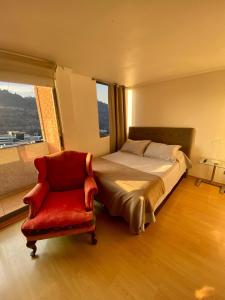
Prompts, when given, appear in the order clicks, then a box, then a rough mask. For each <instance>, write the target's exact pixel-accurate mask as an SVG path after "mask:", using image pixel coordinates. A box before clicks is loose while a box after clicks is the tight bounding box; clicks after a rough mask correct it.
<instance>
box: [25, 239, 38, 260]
mask: <svg viewBox="0 0 225 300" xmlns="http://www.w3.org/2000/svg"><path fill="white" fill-rule="evenodd" d="M36 242H37V241H27V244H26V246H27V248H30V249H32V251H31V253H30V256H31V257H32V258H34V257H36V251H37V246H36V245H35V244H36Z"/></svg>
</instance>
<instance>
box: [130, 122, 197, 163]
mask: <svg viewBox="0 0 225 300" xmlns="http://www.w3.org/2000/svg"><path fill="white" fill-rule="evenodd" d="M194 132H195V130H194V128H180V127H129V134H128V138H129V139H131V140H151V141H153V142H156V143H164V144H169V145H181V147H182V148H181V150H182V151H183V152H184V153H185V154H186V155H187V156H188V157H190V154H191V148H192V144H193V140H194Z"/></svg>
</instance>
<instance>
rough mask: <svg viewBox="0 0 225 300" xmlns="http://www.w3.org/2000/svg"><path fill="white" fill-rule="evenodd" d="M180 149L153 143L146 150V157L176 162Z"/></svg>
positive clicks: (177, 146)
mask: <svg viewBox="0 0 225 300" xmlns="http://www.w3.org/2000/svg"><path fill="white" fill-rule="evenodd" d="M180 148H181V146H180V145H166V144H161V143H154V142H152V143H151V144H150V145H149V146H148V148H147V149H146V151H145V153H144V156H146V157H155V158H159V159H164V160H168V161H171V162H175V161H176V158H177V151H178V150H179V149H180Z"/></svg>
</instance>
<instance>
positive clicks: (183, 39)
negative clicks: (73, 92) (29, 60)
mask: <svg viewBox="0 0 225 300" xmlns="http://www.w3.org/2000/svg"><path fill="white" fill-rule="evenodd" d="M0 9H1V14H0V16H1V17H0V28H1V31H0V48H2V49H7V50H13V51H17V52H21V53H24V54H28V55H33V56H37V57H41V58H46V59H50V60H53V61H56V63H57V64H59V65H61V66H65V67H69V68H72V69H73V70H74V71H75V72H77V73H79V74H83V75H88V76H91V77H95V78H98V79H103V80H107V81H112V82H118V83H120V84H125V85H126V86H134V85H138V84H143V83H147V82H152V81H161V80H168V79H172V78H176V77H183V76H187V75H192V74H196V73H201V72H207V71H211V70H217V69H222V68H224V67H225V1H224V0H129V1H128V0H89V1H88V0H80V1H77V0H71V1H69V0H64V1H62V0H54V1H53V0H45V1H44V0H39V1H34V0H7V1H6V0H2V1H1V6H0Z"/></svg>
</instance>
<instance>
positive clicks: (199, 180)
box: [195, 178, 202, 186]
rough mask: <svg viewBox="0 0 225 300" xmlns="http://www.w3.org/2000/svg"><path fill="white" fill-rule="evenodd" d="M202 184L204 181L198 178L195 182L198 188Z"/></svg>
mask: <svg viewBox="0 0 225 300" xmlns="http://www.w3.org/2000/svg"><path fill="white" fill-rule="evenodd" d="M201 182H202V179H200V178H198V179H196V181H195V185H196V186H199V185H200V184H201Z"/></svg>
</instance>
